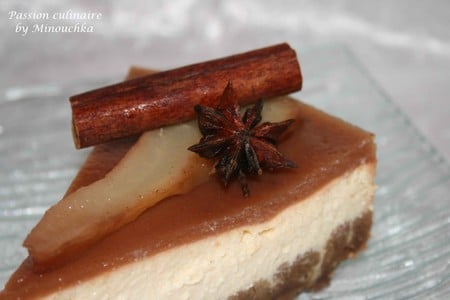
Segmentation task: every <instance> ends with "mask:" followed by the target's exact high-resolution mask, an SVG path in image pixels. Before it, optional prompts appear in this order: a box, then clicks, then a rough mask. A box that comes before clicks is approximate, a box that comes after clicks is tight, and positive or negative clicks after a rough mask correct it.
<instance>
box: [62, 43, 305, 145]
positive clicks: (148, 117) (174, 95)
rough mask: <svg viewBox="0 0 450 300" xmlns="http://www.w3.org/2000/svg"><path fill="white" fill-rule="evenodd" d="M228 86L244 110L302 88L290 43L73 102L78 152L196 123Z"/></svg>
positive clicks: (147, 78)
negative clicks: (198, 110) (199, 110)
mask: <svg viewBox="0 0 450 300" xmlns="http://www.w3.org/2000/svg"><path fill="white" fill-rule="evenodd" d="M228 81H232V82H233V87H234V88H235V90H236V94H237V96H238V102H239V103H240V104H248V103H252V102H255V101H257V100H258V99H261V98H268V97H274V96H279V95H284V94H288V93H291V92H294V91H297V90H300V89H301V87H302V75H301V71H300V65H299V63H298V60H297V57H296V54H295V51H294V50H293V49H291V48H290V47H289V45H288V44H286V43H284V44H279V45H274V46H270V47H266V48H262V49H258V50H254V51H250V52H246V53H242V54H237V55H232V56H229V57H225V58H221V59H216V60H211V61H207V62H203V63H198V64H193V65H189V66H185V67H182V68H179V69H173V70H169V71H165V72H160V73H156V74H151V75H147V76H143V77H139V78H136V79H133V80H130V81H126V82H122V83H118V84H114V85H110V86H107V87H103V88H100V89H96V90H93V91H89V92H85V93H82V94H79V95H75V96H72V97H71V98H70V104H71V107H72V126H73V136H74V142H75V146H76V147H77V148H84V147H87V146H92V145H96V144H100V143H104V142H107V141H110V140H113V139H118V138H122V137H126V136H131V135H136V134H139V133H142V132H143V131H146V130H150V129H154V128H158V127H161V126H165V125H170V124H174V123H178V122H181V121H185V120H188V119H191V118H193V117H194V109H193V107H194V106H195V105H196V104H202V105H208V106H216V105H217V103H218V100H219V98H220V95H221V94H222V92H223V90H224V88H225V86H226V85H227V83H228Z"/></svg>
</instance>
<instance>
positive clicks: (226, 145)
mask: <svg viewBox="0 0 450 300" xmlns="http://www.w3.org/2000/svg"><path fill="white" fill-rule="evenodd" d="M262 108H263V102H262V101H261V100H259V101H258V102H257V103H256V104H255V105H254V106H253V107H250V108H248V109H247V110H246V111H245V113H244V116H243V117H241V115H240V112H239V105H238V103H237V101H236V96H235V91H234V89H233V86H232V84H231V82H229V83H228V85H227V86H226V88H225V90H224V92H223V94H222V97H221V99H220V102H219V105H218V107H217V108H212V107H207V106H202V105H196V106H195V112H196V113H197V117H198V126H199V129H200V132H201V133H202V135H203V137H202V138H201V139H200V142H199V143H198V144H195V145H193V146H191V147H189V148H188V149H189V150H190V151H193V152H196V153H197V154H199V155H200V156H201V157H205V158H216V159H217V162H216V164H215V170H216V173H217V174H218V176H219V178H220V179H221V180H222V182H223V183H224V185H225V186H226V185H228V183H229V182H230V181H231V180H232V179H233V178H236V177H237V178H238V180H239V183H240V185H241V189H242V193H243V195H244V197H248V196H249V194H250V190H249V188H248V184H247V180H246V175H261V174H262V170H263V169H265V170H269V171H273V170H276V169H281V168H295V167H296V164H295V163H294V162H292V161H290V160H288V159H286V158H285V157H284V156H283V154H282V153H281V152H279V151H278V150H277V148H276V147H275V144H276V142H277V140H278V139H279V137H280V136H281V135H282V133H283V132H284V131H285V130H286V129H287V128H288V127H289V126H290V125H291V124H292V123H293V122H294V120H293V119H289V120H286V121H283V122H277V123H271V122H265V123H263V124H261V125H259V126H256V125H258V123H259V122H260V121H261V119H262V117H261V111H262Z"/></svg>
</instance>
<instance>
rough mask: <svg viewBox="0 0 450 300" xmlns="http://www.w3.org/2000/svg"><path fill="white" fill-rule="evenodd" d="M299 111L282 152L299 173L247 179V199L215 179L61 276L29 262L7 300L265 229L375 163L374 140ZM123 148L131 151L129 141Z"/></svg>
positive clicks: (102, 244) (150, 214)
mask: <svg viewBox="0 0 450 300" xmlns="http://www.w3.org/2000/svg"><path fill="white" fill-rule="evenodd" d="M298 109H299V112H298V118H297V125H298V126H297V128H296V129H295V130H293V131H292V132H291V134H290V135H289V136H288V137H287V138H286V139H285V140H284V141H282V142H281V144H280V145H279V149H280V150H281V151H282V153H284V154H285V156H286V157H287V158H288V159H291V160H293V161H294V162H296V164H297V165H298V168H297V169H295V170H288V171H279V172H276V173H270V172H265V173H264V174H263V175H262V176H259V177H257V178H254V179H250V180H249V186H250V190H251V193H252V194H251V196H250V197H249V198H245V199H244V198H243V197H242V194H241V190H240V188H239V185H238V184H237V183H234V184H231V185H230V186H229V187H228V188H227V189H224V188H223V187H221V185H220V183H219V182H218V181H217V180H215V179H214V177H212V178H211V180H209V181H208V182H206V183H204V184H202V185H200V186H198V187H196V188H195V189H194V190H192V191H191V192H190V193H188V194H185V195H179V196H175V197H171V198H168V199H166V200H164V201H162V202H160V203H158V204H157V205H156V206H154V207H152V208H150V209H149V210H147V211H146V212H145V213H144V214H143V215H141V216H140V217H139V218H138V219H137V220H136V221H134V222H132V223H130V224H128V225H126V226H124V227H122V228H121V229H120V230H118V231H117V232H115V233H113V234H111V235H109V236H107V237H106V238H104V239H103V240H101V241H99V242H98V243H97V244H96V245H95V246H93V247H92V248H90V249H89V250H87V251H85V252H84V253H81V254H80V256H79V257H78V258H77V259H76V260H74V261H72V262H70V263H68V264H66V265H64V266H62V267H60V268H57V269H54V270H52V271H49V272H47V273H44V274H35V273H33V272H32V271H31V269H30V266H29V264H30V263H29V261H27V260H26V261H25V262H24V263H23V264H22V266H21V267H20V268H19V269H18V271H16V273H15V274H14V275H13V276H12V278H11V279H10V280H9V282H8V283H7V286H6V291H5V292H4V294H3V298H5V297H6V299H10V298H12V299H15V297H13V295H21V296H22V299H26V298H27V297H30V298H32V297H34V296H36V295H43V294H47V293H50V292H52V291H55V290H57V289H61V288H64V287H66V286H68V285H72V284H75V283H77V282H78V281H82V280H86V279H88V278H90V277H93V276H96V275H99V274H101V273H102V272H108V271H110V270H112V269H114V268H118V267H120V266H121V265H123V264H126V263H127V262H130V261H134V260H135V259H136V257H135V253H136V250H137V249H143V250H145V251H140V252H142V253H143V252H146V253H147V255H148V256H151V255H154V254H156V253H158V252H161V251H164V250H167V249H169V248H172V247H177V246H180V245H183V244H185V243H189V242H193V241H195V240H199V239H202V238H206V237H208V236H211V235H216V234H219V233H221V232H224V231H227V230H231V229H233V228H236V227H239V226H244V225H249V224H255V223H259V222H264V221H267V220H268V219H271V218H272V217H273V216H275V215H276V214H277V213H279V212H280V211H281V210H283V209H285V208H286V207H288V206H290V205H292V204H294V203H295V202H297V201H301V200H302V199H305V197H307V196H309V195H310V194H311V193H313V192H314V191H316V190H318V189H319V188H321V187H322V186H323V185H325V184H326V183H328V182H330V181H331V180H333V179H334V178H336V177H338V176H340V175H342V174H343V173H345V172H348V171H350V170H353V169H354V168H355V167H357V166H359V165H361V164H364V163H371V162H375V160H376V158H375V146H374V144H373V135H372V134H370V133H367V132H365V131H363V130H361V129H359V128H357V127H354V126H352V125H349V124H347V123H345V122H343V121H341V120H339V119H337V118H334V117H331V116H329V115H327V114H325V113H323V112H320V111H318V110H317V109H314V108H312V107H310V106H308V105H306V104H303V103H300V102H299V103H298ZM124 143H128V145H131V143H130V142H129V141H125V142H124ZM125 148H126V146H124V149H125ZM109 150H110V149H109V148H108V147H104V148H103V150H100V148H97V150H96V151H97V154H95V151H94V153H93V154H92V156H91V158H90V159H94V160H95V157H93V156H94V155H99V156H100V157H101V156H102V155H103V153H104V152H105V151H109ZM117 153H124V152H123V151H118V152H117ZM118 155H119V154H118ZM113 157H114V155H113V156H112V157H110V159H106V160H105V164H104V165H103V164H97V165H96V167H95V168H91V169H92V170H93V171H90V172H88V171H86V170H87V167H86V168H85V167H83V168H82V170H81V172H87V173H86V174H87V175H86V176H85V177H80V178H78V179H76V180H77V182H76V185H79V186H82V185H86V184H89V182H90V181H92V180H95V179H96V177H97V176H98V178H101V177H102V176H103V175H104V173H105V172H103V174H102V172H101V170H102V169H103V168H104V169H105V171H106V170H107V169H108V170H109V169H110V168H111V167H112V165H113V163H114V159H113ZM88 161H89V159H88ZM94 173H95V175H93V174H94ZM86 178H89V179H86ZM71 189H72V190H74V189H76V186H75V185H72V187H71ZM212 224H214V226H212ZM105 266H106V267H105ZM7 293H8V294H7ZM0 298H2V297H1V295H0Z"/></svg>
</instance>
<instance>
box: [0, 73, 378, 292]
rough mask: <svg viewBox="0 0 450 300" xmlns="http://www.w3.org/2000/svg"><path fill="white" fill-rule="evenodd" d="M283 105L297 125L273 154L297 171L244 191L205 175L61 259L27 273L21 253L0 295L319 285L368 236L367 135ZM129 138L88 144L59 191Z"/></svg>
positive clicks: (122, 148)
mask: <svg viewBox="0 0 450 300" xmlns="http://www.w3.org/2000/svg"><path fill="white" fill-rule="evenodd" d="M143 73H145V71H144V70H139V69H135V70H134V73H133V75H134V76H137V75H139V74H143ZM283 101H289V102H292V105H293V106H292V107H293V110H292V112H293V114H294V115H295V118H296V120H297V122H296V126H295V128H294V129H293V130H292V131H291V132H290V133H289V135H288V136H287V137H286V138H285V139H284V140H283V141H282V142H281V143H280V144H279V149H280V151H281V152H282V153H284V154H285V156H286V157H289V159H291V160H293V161H294V162H295V163H296V164H297V166H298V167H297V169H294V170H284V171H278V172H274V173H271V172H265V173H264V174H263V175H262V176H259V177H257V178H250V179H249V186H250V188H251V190H252V195H251V197H249V198H243V197H242V194H241V190H240V187H239V184H238V183H232V184H231V185H229V186H228V187H227V188H226V189H225V188H223V187H222V186H221V185H220V184H219V182H218V181H217V179H216V178H215V177H213V176H211V178H210V179H208V180H207V181H206V182H203V183H200V184H199V185H197V186H196V187H194V188H193V189H192V190H191V191H189V192H187V193H185V194H181V195H175V196H171V197H169V198H167V199H165V200H163V201H161V202H159V203H158V204H156V205H155V206H153V207H151V208H149V209H147V210H146V211H145V212H144V213H143V214H142V215H140V216H139V217H138V218H137V219H136V220H135V221H133V222H131V223H128V224H127V225H125V226H123V227H121V228H120V229H118V230H117V231H115V232H113V233H111V234H109V235H108V236H106V237H105V238H103V239H101V240H99V241H98V242H96V243H95V244H94V245H92V246H91V247H89V248H87V249H85V250H83V251H82V252H81V253H79V254H78V255H77V256H76V257H73V258H71V259H70V261H68V262H66V263H65V264H63V265H61V266H57V267H55V268H53V269H51V270H49V271H46V272H44V273H36V272H34V271H33V268H32V261H31V260H30V259H26V260H25V261H24V262H23V264H22V265H21V266H20V267H19V268H18V270H17V271H16V272H15V273H14V274H13V275H12V277H11V278H10V280H9V281H8V283H7V284H6V286H5V289H4V290H3V291H2V292H1V293H0V299H39V298H43V299H278V298H293V297H295V295H297V294H298V293H300V292H301V291H305V290H316V289H319V288H321V287H324V286H326V285H327V284H328V282H329V280H330V276H331V273H332V272H333V270H334V269H335V268H336V266H337V265H338V263H339V262H340V261H342V260H344V259H346V258H348V257H352V256H354V255H355V254H356V253H357V252H358V251H359V250H361V249H363V248H364V247H365V244H366V242H367V240H368V238H369V235H370V227H371V223H372V206H373V196H374V189H375V187H374V176H375V167H376V156H375V145H374V142H373V135H372V134H370V133H368V132H366V131H363V130H361V129H359V128H357V127H355V126H352V125H350V124H348V123H346V122H344V121H342V120H340V119H338V118H335V117H332V116H329V115H327V114H325V113H323V112H321V111H319V110H317V109H315V108H313V107H311V106H309V105H307V104H304V103H302V102H299V101H296V100H292V99H289V98H287V99H284V100H283ZM134 142H135V139H128V140H121V141H116V142H111V143H108V144H104V145H101V146H97V147H95V148H94V150H93V151H92V153H91V154H90V156H89V157H88V159H87V160H86V162H85V164H84V165H83V166H82V168H81V169H80V171H79V173H78V175H77V177H76V178H75V179H74V181H73V183H72V185H71V186H70V187H69V189H68V191H67V195H70V194H71V193H73V192H74V191H76V190H78V189H79V188H80V187H82V186H87V185H89V184H91V183H93V182H95V181H97V180H100V179H101V178H103V177H104V176H105V175H106V174H107V173H108V172H109V171H111V170H112V169H113V168H114V166H115V165H116V164H117V163H118V162H119V161H120V160H121V159H122V158H123V157H124V155H125V154H126V152H127V150H128V149H130V147H132V145H133V143H134Z"/></svg>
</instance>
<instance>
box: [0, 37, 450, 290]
mask: <svg viewBox="0 0 450 300" xmlns="http://www.w3.org/2000/svg"><path fill="white" fill-rule="evenodd" d="M299 57H300V58H301V62H302V69H303V73H304V77H305V82H304V90H303V91H302V92H301V93H300V94H298V95H296V96H297V97H298V98H301V99H303V100H304V101H306V102H308V103H311V104H313V105H315V106H317V107H319V108H322V109H323V110H326V111H327V112H329V113H331V114H334V115H337V116H340V117H342V118H344V119H346V120H348V121H350V122H352V123H354V124H357V125H359V126H360V127H363V128H365V129H367V130H369V131H372V132H374V133H375V134H376V135H377V138H376V141H377V145H378V157H379V165H378V175H377V185H378V190H377V193H376V199H375V220H374V226H373V230H372V238H371V240H370V242H369V244H368V248H367V250H366V251H364V252H363V253H362V254H360V255H359V256H358V257H357V258H356V259H352V260H348V261H346V262H344V263H343V264H341V265H340V267H339V268H338V269H337V271H336V273H335V275H334V279H333V281H332V283H331V285H330V286H329V287H328V288H326V289H324V290H322V291H321V292H318V293H311V294H303V295H302V296H301V297H300V299H330V298H332V299H403V298H404V299H413V298H415V299H423V298H433V299H443V298H448V297H449V295H450V201H449V200H450V199H449V198H450V196H449V195H450V167H449V166H448V165H447V164H446V162H445V161H444V160H443V159H442V158H441V157H440V156H439V155H438V154H437V152H436V151H435V150H434V149H433V148H432V147H431V146H430V144H429V143H428V142H427V141H426V140H425V139H424V138H423V137H422V136H420V135H419V134H418V132H417V130H416V129H415V128H414V127H413V126H412V125H411V123H410V121H409V120H408V119H407V118H406V117H405V116H404V115H403V114H402V112H401V111H400V110H399V109H398V108H397V107H396V106H395V105H394V104H393V103H392V102H391V101H390V100H389V99H388V97H387V96H386V95H385V94H384V93H383V91H382V89H381V88H380V87H379V86H377V84H376V83H375V82H374V81H373V80H372V79H371V77H370V75H369V74H368V73H367V72H366V71H365V70H364V69H363V68H362V67H361V65H360V64H359V63H358V62H357V61H356V60H355V58H354V56H353V55H352V54H351V53H350V52H349V51H348V50H347V49H346V48H345V47H343V46H339V45H328V46H317V47H315V48H310V49H306V50H303V51H300V53H299ZM124 73H125V70H124ZM111 82H112V81H111V80H104V81H101V82H78V83H76V84H71V85H65V86H56V85H47V86H33V87H18V88H11V89H8V90H6V91H2V92H1V94H0V286H3V284H4V283H5V282H6V280H7V278H8V277H9V276H10V274H11V272H13V270H14V269H15V268H16V267H17V266H18V265H19V263H20V262H21V261H22V260H23V258H24V257H25V256H26V251H25V250H24V249H23V248H22V247H21V243H22V241H23V239H24V238H25V235H26V234H27V233H28V231H29V230H30V229H31V228H32V226H34V224H35V223H36V222H37V221H38V220H39V218H40V217H41V216H42V214H43V213H44V211H45V210H46V209H47V208H48V207H49V206H50V205H51V204H53V203H54V202H56V201H57V200H58V199H59V198H60V197H61V195H63V193H64V191H65V189H66V187H67V186H68V184H69V182H70V180H71V179H72V178H73V176H74V175H75V173H76V171H77V170H78V168H79V166H80V165H81V163H82V162H83V160H84V158H85V156H86V154H87V151H88V150H83V151H75V150H74V147H73V144H72V137H71V134H70V108H69V105H68V101H67V99H68V97H69V96H70V95H72V94H75V93H79V92H81V91H84V90H88V89H91V88H95V87H98V86H101V85H104V84H108V83H111ZM446 295H447V296H446Z"/></svg>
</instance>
